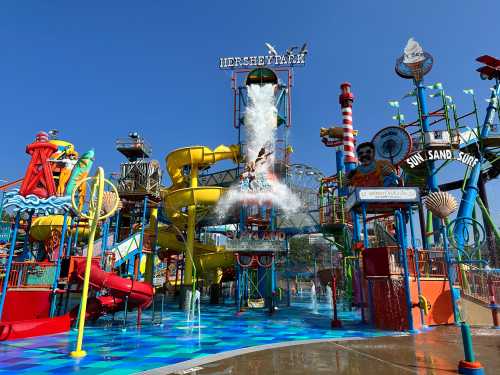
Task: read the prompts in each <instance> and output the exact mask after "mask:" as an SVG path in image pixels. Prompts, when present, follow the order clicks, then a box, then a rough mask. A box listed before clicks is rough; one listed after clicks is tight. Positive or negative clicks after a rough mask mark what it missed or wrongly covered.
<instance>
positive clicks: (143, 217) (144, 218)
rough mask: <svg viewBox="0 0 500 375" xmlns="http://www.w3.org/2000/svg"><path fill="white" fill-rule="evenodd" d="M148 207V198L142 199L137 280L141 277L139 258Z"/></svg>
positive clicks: (140, 256)
mask: <svg viewBox="0 0 500 375" xmlns="http://www.w3.org/2000/svg"><path fill="white" fill-rule="evenodd" d="M147 207H148V197H144V207H143V210H142V221H141V240H140V241H139V254H138V257H139V267H138V268H139V269H138V271H137V278H138V279H139V278H140V276H141V258H142V248H143V245H144V230H145V229H146V211H147Z"/></svg>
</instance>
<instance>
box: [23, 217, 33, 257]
mask: <svg viewBox="0 0 500 375" xmlns="http://www.w3.org/2000/svg"><path fill="white" fill-rule="evenodd" d="M33 213H34V212H33V211H30V213H29V216H28V222H27V224H26V232H25V234H24V242H23V255H22V256H21V258H22V260H23V261H24V260H27V259H29V258H31V254H30V252H29V236H28V233H29V231H30V228H31V221H32V220H33Z"/></svg>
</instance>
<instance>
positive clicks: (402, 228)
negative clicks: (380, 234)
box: [395, 210, 415, 332]
mask: <svg viewBox="0 0 500 375" xmlns="http://www.w3.org/2000/svg"><path fill="white" fill-rule="evenodd" d="M395 216H396V224H397V233H398V242H399V248H400V251H401V259H402V261H403V272H404V275H403V276H404V287H405V295H406V296H405V297H406V298H405V299H406V311H407V319H408V330H409V331H410V332H415V326H414V324H413V313H412V308H413V303H412V301H411V290H410V273H409V270H408V253H407V251H408V246H407V244H406V224H405V221H404V218H403V214H402V213H401V211H400V210H396V212H395Z"/></svg>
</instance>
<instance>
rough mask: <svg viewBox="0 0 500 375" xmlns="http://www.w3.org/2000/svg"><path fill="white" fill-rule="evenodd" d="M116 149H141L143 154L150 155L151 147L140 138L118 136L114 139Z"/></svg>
mask: <svg viewBox="0 0 500 375" xmlns="http://www.w3.org/2000/svg"><path fill="white" fill-rule="evenodd" d="M116 148H117V149H127V148H129V149H141V150H142V151H143V152H144V153H145V154H147V155H151V152H152V151H153V149H152V147H151V146H150V145H149V144H148V143H147V142H145V141H144V139H142V138H135V139H134V138H119V139H117V140H116Z"/></svg>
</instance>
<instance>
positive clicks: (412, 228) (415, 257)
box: [408, 205, 427, 328]
mask: <svg viewBox="0 0 500 375" xmlns="http://www.w3.org/2000/svg"><path fill="white" fill-rule="evenodd" d="M408 216H409V218H410V232H411V246H412V247H413V263H414V267H415V274H416V275H417V290H418V295H419V296H421V295H422V286H421V285H420V268H419V267H418V259H419V250H418V248H417V241H416V239H415V224H414V223H413V208H412V207H411V205H410V206H409V207H408ZM419 310H420V321H421V323H422V327H423V328H425V327H427V324H425V316H424V312H423V310H422V309H420V308H419Z"/></svg>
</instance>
